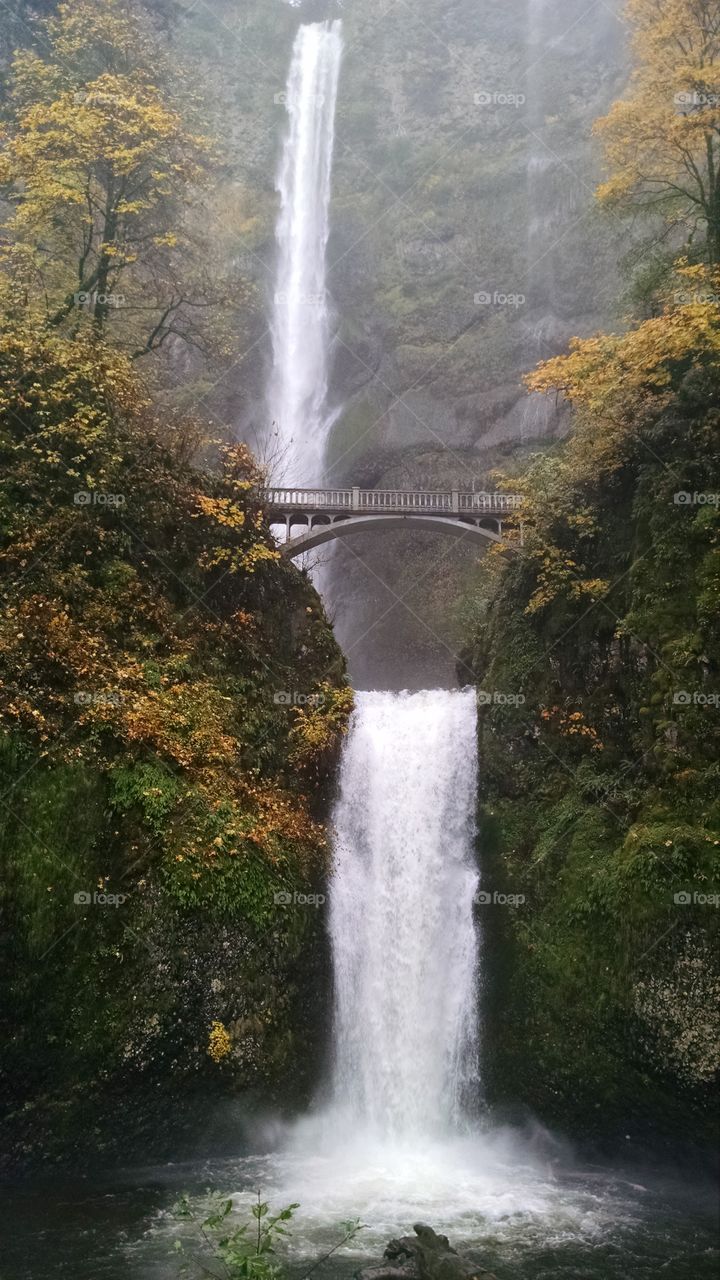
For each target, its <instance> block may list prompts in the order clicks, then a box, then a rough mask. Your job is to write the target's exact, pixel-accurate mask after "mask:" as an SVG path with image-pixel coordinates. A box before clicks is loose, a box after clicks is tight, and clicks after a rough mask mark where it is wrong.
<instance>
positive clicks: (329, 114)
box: [268, 21, 342, 485]
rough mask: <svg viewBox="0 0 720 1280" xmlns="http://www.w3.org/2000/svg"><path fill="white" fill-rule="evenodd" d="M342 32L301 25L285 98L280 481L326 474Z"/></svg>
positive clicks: (278, 314) (277, 379)
mask: <svg viewBox="0 0 720 1280" xmlns="http://www.w3.org/2000/svg"><path fill="white" fill-rule="evenodd" d="M340 31H341V23H340V22H337V21H336V22H314V23H308V24H305V25H303V26H301V27H300V28H299V30H298V33H297V37H296V39H295V44H294V47H293V53H292V59H291V64H290V72H289V76H288V82H287V90H286V95H285V103H286V108H287V113H288V117H289V127H288V132H287V136H286V139H285V144H284V148H283V154H282V159H281V163H280V169H279V173H278V178H277V190H278V192H279V193H280V216H279V219H278V224H277V230H276V236H277V245H278V265H277V275H276V282H275V296H274V300H273V314H272V322H271V332H272V346H273V363H272V371H271V375H270V382H269V387H268V413H269V417H270V421H271V422H272V423H273V424H274V430H275V431H276V432H277V454H278V456H277V459H276V462H275V472H276V477H275V478H277V479H287V480H288V481H289V482H290V483H292V484H293V485H303V484H307V485H312V484H318V483H319V482H320V481H321V480H322V476H323V471H324V457H325V444H326V436H327V431H328V429H329V425H330V418H329V413H328V407H327V393H328V364H329V360H328V356H329V348H330V339H331V328H330V324H331V317H330V304H329V299H328V294H327V282H326V260H325V258H326V248H327V240H328V230H329V224H328V213H329V205H330V177H331V168H332V153H333V142H334V133H335V103H336V98H337V86H338V75H339V71H340V57H341V53H342V41H341V37H340Z"/></svg>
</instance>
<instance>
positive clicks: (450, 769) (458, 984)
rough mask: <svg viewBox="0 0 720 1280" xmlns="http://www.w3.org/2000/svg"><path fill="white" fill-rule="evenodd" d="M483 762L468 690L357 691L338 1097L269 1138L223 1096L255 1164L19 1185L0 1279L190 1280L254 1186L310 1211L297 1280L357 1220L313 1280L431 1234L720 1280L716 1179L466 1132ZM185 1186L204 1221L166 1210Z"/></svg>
mask: <svg viewBox="0 0 720 1280" xmlns="http://www.w3.org/2000/svg"><path fill="white" fill-rule="evenodd" d="M476 770H477V759H476V748H475V708H474V699H473V695H472V694H471V693H458V692H450V691H446V690H433V691H430V692H424V693H419V694H413V695H408V694H389V693H366V694H360V695H358V700H357V711H356V713H355V716H354V720H353V724H352V727H351V730H350V733H349V735H348V739H347V742H346V745H345V750H344V753H343V762H342V767H341V777H340V792H339V797H338V801H337V804H336V807H335V813H334V824H335V828H336V862H335V869H334V874H333V878H332V886H331V898H332V902H331V912H330V929H331V935H332V943H333V953H334V964H335V974H336V1000H335V1010H334V1030H333V1038H334V1042H335V1056H334V1062H333V1066H332V1072H331V1080H330V1082H329V1088H328V1095H329V1096H328V1098H327V1101H326V1102H325V1104H324V1105H321V1106H318V1107H317V1109H316V1111H315V1112H314V1114H311V1115H308V1116H307V1117H305V1118H304V1119H303V1120H301V1121H300V1122H298V1123H296V1124H294V1125H290V1126H280V1125H279V1124H278V1123H277V1122H269V1123H267V1124H266V1125H265V1126H264V1127H263V1125H262V1124H261V1122H260V1119H259V1117H258V1116H257V1114H256V1112H255V1110H254V1109H253V1110H252V1114H248V1108H247V1104H244V1103H243V1102H242V1101H241V1100H238V1101H237V1102H236V1103H235V1104H231V1103H229V1102H227V1103H226V1104H225V1105H224V1110H223V1117H224V1120H225V1122H226V1123H227V1128H228V1136H229V1137H230V1138H231V1139H232V1141H231V1142H230V1143H229V1144H228V1145H229V1146H230V1147H231V1149H232V1145H233V1144H234V1142H235V1137H234V1135H235V1134H236V1133H237V1134H238V1138H237V1149H238V1150H241V1149H242V1148H243V1147H244V1148H245V1150H246V1151H247V1148H248V1145H251V1146H252V1150H254V1151H255V1152H262V1153H263V1154H245V1155H242V1156H238V1157H237V1158H231V1159H211V1160H206V1159H203V1160H196V1161H192V1162H188V1163H187V1164H168V1165H164V1166H162V1167H155V1168H152V1169H141V1170H137V1169H133V1170H129V1171H127V1172H126V1173H125V1174H118V1175H117V1176H116V1180H115V1183H114V1184H111V1185H109V1186H108V1185H107V1184H106V1185H104V1186H103V1185H97V1186H96V1185H95V1184H94V1183H93V1184H92V1185H90V1184H89V1183H88V1182H87V1181H85V1182H84V1183H83V1185H82V1186H81V1187H80V1188H79V1190H78V1192H77V1194H70V1193H69V1192H68V1189H67V1187H66V1186H65V1185H64V1184H63V1186H62V1187H61V1188H60V1190H59V1192H58V1193H56V1194H55V1193H53V1192H52V1191H49V1190H48V1188H47V1186H46V1185H44V1184H43V1185H41V1186H40V1187H39V1188H38V1189H36V1190H35V1191H34V1192H31V1193H29V1198H27V1197H26V1196H25V1192H24V1191H23V1190H22V1188H20V1189H18V1190H16V1191H14V1192H12V1191H11V1193H10V1204H9V1208H10V1213H9V1214H8V1215H7V1216H8V1220H10V1218H12V1221H13V1234H12V1235H11V1236H10V1239H9V1242H8V1244H9V1247H6V1249H5V1252H4V1254H3V1268H4V1270H3V1275H5V1274H7V1276H8V1280H29V1278H30V1276H31V1274H32V1276H33V1277H35V1276H40V1275H42V1276H43V1280H63V1278H64V1277H66V1276H69V1275H72V1276H73V1277H75V1278H76V1280H100V1277H102V1280H126V1277H127V1276H128V1275H132V1276H133V1280H177V1276H178V1274H179V1271H178V1255H177V1253H176V1252H175V1245H176V1244H177V1243H179V1240H180V1239H181V1238H182V1239H184V1241H185V1244H186V1247H187V1249H188V1252H189V1253H190V1254H193V1253H195V1252H197V1248H198V1221H200V1220H202V1218H203V1217H204V1216H205V1214H206V1212H207V1211H208V1209H209V1202H208V1196H207V1191H208V1188H209V1187H213V1188H215V1189H216V1190H217V1191H218V1192H219V1193H220V1194H221V1195H222V1196H223V1198H227V1197H232V1200H233V1203H234V1206H235V1208H236V1210H237V1213H238V1217H237V1218H233V1222H248V1221H250V1219H251V1206H252V1205H253V1204H254V1203H255V1202H256V1198H257V1193H258V1189H260V1191H261V1193H262V1198H263V1200H265V1201H267V1202H268V1203H269V1204H270V1206H271V1209H272V1211H274V1212H278V1211H279V1210H281V1209H282V1208H284V1207H285V1206H286V1205H289V1204H292V1203H297V1204H299V1208H298V1210H297V1212H296V1214H295V1216H294V1218H293V1221H292V1223H290V1224H289V1225H290V1229H291V1234H290V1235H289V1236H288V1237H287V1238H286V1239H285V1241H284V1243H283V1244H282V1246H280V1247H279V1249H278V1254H277V1261H278V1263H279V1264H280V1265H281V1267H282V1268H283V1272H284V1274H286V1275H287V1277H288V1280H294V1277H297V1280H300V1278H301V1277H303V1276H305V1275H306V1274H307V1272H308V1270H309V1269H310V1268H311V1267H313V1266H314V1264H315V1263H316V1262H317V1261H318V1259H320V1258H322V1257H323V1256H324V1255H325V1254H327V1253H329V1252H330V1251H331V1250H334V1249H335V1246H336V1245H337V1244H338V1242H339V1241H340V1240H341V1239H342V1238H343V1235H344V1231H343V1226H342V1224H343V1223H345V1222H348V1221H350V1220H353V1219H357V1218H359V1219H360V1220H361V1221H362V1222H363V1223H364V1224H366V1226H365V1229H364V1230H363V1231H362V1232H361V1233H360V1235H359V1236H358V1237H357V1238H356V1239H355V1240H354V1241H353V1242H352V1243H351V1244H349V1245H346V1246H344V1247H343V1248H342V1249H341V1250H340V1251H339V1252H334V1253H333V1254H332V1257H331V1258H330V1261H329V1262H325V1263H323V1264H322V1266H321V1267H320V1268H318V1270H317V1273H316V1274H317V1275H318V1277H321V1278H322V1280H350V1278H351V1277H352V1276H353V1275H354V1273H355V1272H356V1270H357V1269H358V1267H359V1266H360V1265H364V1264H366V1263H368V1264H369V1263H377V1262H378V1261H379V1260H380V1258H381V1256H382V1253H383V1250H384V1248H385V1246H386V1244H387V1242H388V1240H390V1239H391V1238H393V1237H397V1236H400V1235H405V1234H409V1233H410V1232H411V1231H412V1227H413V1224H414V1223H416V1222H419V1221H424V1222H427V1223H429V1224H430V1225H432V1226H433V1227H434V1228H435V1230H437V1231H440V1232H444V1233H446V1234H447V1235H448V1236H449V1238H450V1240H451V1242H452V1244H453V1245H454V1246H455V1247H460V1248H461V1249H462V1251H463V1252H467V1253H468V1254H469V1255H470V1256H471V1257H473V1258H474V1259H475V1260H477V1262H478V1265H479V1266H481V1267H483V1268H485V1269H486V1270H488V1271H490V1272H492V1273H494V1274H496V1275H497V1276H498V1278H499V1280H580V1278H581V1277H582V1280H656V1278H657V1276H658V1275H660V1274H663V1275H664V1274H667V1275H668V1276H669V1277H670V1276H671V1277H672V1280H715V1278H716V1264H717V1254H716V1252H715V1228H714V1224H715V1198H714V1195H713V1192H712V1189H711V1188H708V1187H707V1186H704V1185H702V1184H700V1185H697V1184H696V1185H691V1184H689V1185H684V1184H682V1183H681V1182H680V1181H679V1180H678V1179H677V1178H676V1177H669V1178H668V1177H666V1178H663V1177H661V1176H659V1175H658V1173H657V1171H652V1172H651V1173H650V1174H649V1175H648V1171H647V1170H641V1171H639V1172H638V1171H634V1172H633V1173H632V1174H629V1173H627V1172H625V1171H621V1170H617V1169H612V1168H606V1169H602V1168H597V1167H595V1168H592V1169H586V1168H582V1167H575V1166H574V1165H573V1160H572V1157H571V1155H570V1153H569V1152H568V1151H567V1150H566V1149H565V1148H564V1147H563V1146H562V1145H561V1144H560V1143H558V1142H557V1141H556V1140H554V1139H553V1138H552V1136H551V1135H548V1134H546V1133H544V1131H542V1130H540V1129H539V1128H538V1129H536V1130H535V1131H532V1130H528V1131H527V1132H523V1133H518V1132H513V1131H510V1130H502V1129H497V1128H495V1129H493V1128H490V1127H489V1126H487V1124H480V1123H478V1122H472V1123H471V1122H470V1121H469V1120H468V1112H467V1110H466V1109H465V1107H464V1105H463V1103H464V1101H465V1096H466V1095H468V1094H470V1095H472V1094H473V1093H477V1078H476V1073H475V1057H476V1050H477V1041H476V1035H475V1028H476V1002H475V991H476V989H477V983H478V978H479V971H480V970H481V969H482V959H481V961H480V963H478V953H477V945H476V939H475V934H474V932H473V928H472V903H473V896H474V893H475V884H476V879H477V873H476V869H475V867H474V860H473V807H474V796H475V779H476V776H477V772H476ZM308 998H309V999H310V998H312V993H308ZM235 1108H237V1111H235ZM240 1133H244V1141H243V1139H242V1138H241V1137H240ZM183 1193H188V1194H189V1196H190V1201H191V1205H192V1209H193V1211H194V1214H195V1219H194V1220H192V1219H191V1220H187V1219H185V1218H180V1219H179V1218H178V1216H177V1215H176V1214H175V1213H174V1212H173V1205H176V1203H177V1200H178V1198H179V1197H180V1195H181V1194H183ZM38 1224H41V1225H42V1230H39V1229H38ZM28 1258H31V1259H32V1261H33V1264H34V1265H33V1270H32V1272H31V1271H30V1270H29V1269H28V1267H27V1260H28ZM8 1267H9V1270H8ZM218 1274H219V1271H218ZM314 1274H315V1273H314Z"/></svg>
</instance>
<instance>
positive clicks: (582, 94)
mask: <svg viewBox="0 0 720 1280" xmlns="http://www.w3.org/2000/svg"><path fill="white" fill-rule="evenodd" d="M614 7H616V8H617V9H618V10H619V9H620V7H621V6H620V0H613V3H612V4H610V5H598V6H595V7H593V8H591V9H590V10H589V11H587V12H586V9H587V6H586V5H584V4H583V3H582V0H564V2H563V3H562V4H561V5H557V4H553V3H550V0H507V3H505V4H503V5H502V6H498V5H497V4H495V3H493V2H492V0H424V2H423V3H422V4H421V5H420V4H414V5H411V4H408V3H406V2H405V0H398V2H397V3H395V4H387V2H386V0H344V2H343V3H342V4H341V3H339V2H338V3H336V4H331V5H327V4H324V3H323V4H321V5H319V6H317V5H306V4H301V5H292V4H288V3H286V0H274V2H271V3H269V2H268V0H262V3H261V2H260V0H245V3H244V4H243V5H242V6H241V8H240V10H238V7H237V6H236V5H230V4H227V5H224V6H223V5H219V6H214V7H213V12H212V14H210V13H209V12H206V11H205V10H203V9H198V10H195V11H193V12H192V13H191V14H190V15H189V16H188V17H187V18H186V19H185V23H186V26H185V38H186V39H187V41H188V43H189V44H191V45H192V48H193V51H194V53H197V52H198V50H200V51H202V52H203V53H204V54H205V56H206V58H207V65H208V89H211V90H212V94H214V95H215V97H216V98H217V100H218V102H219V104H220V111H221V116H222V119H223V121H224V122H225V138H226V159H227V166H226V172H225V175H224V177H223V179H222V181H221V184H220V195H221V200H222V202H223V205H224V209H225V219H224V222H225V226H226V228H227V238H226V240H225V242H224V243H223V244H222V245H220V246H219V254H220V255H221V256H223V257H225V258H227V259H229V260H231V261H232V262H233V263H235V264H236V265H239V266H240V267H241V268H242V270H243V272H245V273H246V274H247V276H248V277H249V278H250V279H251V280H252V281H253V283H254V285H255V291H256V292H255V309H254V312H253V317H252V324H251V325H250V326H249V337H248V350H247V353H246V354H245V355H244V356H243V358H242V359H241V360H240V361H238V362H237V364H236V365H235V367H234V368H233V369H231V370H229V371H228V372H227V373H226V374H225V375H224V376H223V377H222V379H221V380H220V381H219V382H218V384H217V386H216V387H215V389H214V390H213V392H212V397H211V398H212V400H213V403H214V404H215V405H216V406H217V408H218V409H219V410H220V411H221V416H222V418H223V419H224V420H226V421H233V422H235V423H236V424H237V429H238V431H239V432H240V433H241V434H242V435H244V436H246V437H247V438H248V439H249V440H250V441H251V442H252V443H253V444H254V445H257V442H258V441H259V440H262V439H263V438H264V437H265V436H266V435H267V431H268V426H269V424H268V422H267V411H266V406H265V403H264V386H265V381H266V377H267V370H268V360H269V335H268V333H267V317H268V315H269V311H270V307H271V304H272V290H273V271H274V263H275V243H274V225H275V218H276V213H277V198H276V195H275V191H274V180H275V173H276V168H277V163H278V157H279V153H280V145H281V139H282V135H283V131H284V129H285V121H286V116H285V109H284V99H283V95H284V89H285V79H286V75H287V69H288V64H289V59H290V50H291V47H292V41H293V36H294V32H295V30H296V27H297V23H298V21H299V20H300V19H301V18H304V19H306V20H308V19H316V18H317V17H318V16H320V17H327V16H337V15H340V16H342V19H343V31H344V45H345V50H344V56H343V66H342V71H341V78H340V91H339V101H338V115H337V134H336V147H335V162H334V172H333V204H332V212H331V239H330V245H329V250H328V261H329V279H330V289H331V293H332V297H333V299H334V303H335V310H336V320H337V339H336V342H335V348H334V353H333V368H332V382H331V399H332V403H333V405H334V407H335V409H336V412H337V418H336V421H335V425H334V428H333V431H332V436H331V442H330V462H331V470H332V474H333V477H334V478H335V479H336V480H337V481H338V482H348V481H350V480H353V481H354V482H356V483H357V482H360V483H367V484H372V485H378V486H382V485H394V484H400V485H405V486H407V487H413V486H415V487H428V488H434V487H446V486H447V487H450V486H454V485H459V486H460V487H468V488H470V487H472V486H473V485H474V484H475V485H477V486H479V487H483V486H485V485H486V484H487V483H488V473H489V471H490V470H491V469H492V467H493V466H494V465H496V464H497V463H498V461H501V460H504V459H505V458H506V457H507V455H508V454H513V455H514V454H517V452H518V450H523V449H524V447H525V446H526V445H532V444H533V442H535V441H538V440H547V439H548V438H552V437H553V436H556V435H557V434H558V433H562V431H563V429H564V426H565V423H564V421H563V419H562V418H561V416H559V414H558V411H557V408H556V405H555V402H554V400H550V399H547V398H545V397H542V396H529V395H527V393H526V392H525V391H524V389H523V387H522V382H521V379H522V374H523V373H524V372H525V371H526V370H528V369H529V368H531V367H533V366H534V365H535V364H536V363H537V362H538V360H540V359H542V358H546V357H548V356H550V355H552V354H555V353H557V352H558V351H560V350H562V349H564V347H565V345H566V344H567V341H568V340H569V338H570V337H571V336H572V335H573V334H580V335H583V334H588V333H590V332H592V331H595V330H596V329H599V328H601V327H608V325H610V324H611V323H612V322H613V321H614V320H617V316H616V308H617V298H618V296H619V295H620V294H621V290H622V283H621V280H620V278H619V272H618V268H617V265H616V264H617V262H618V260H619V259H621V258H622V256H623V254H624V253H626V252H628V251H629V242H628V240H627V228H626V227H625V226H620V225H619V224H618V223H617V222H616V221H614V220H613V219H611V218H608V217H607V216H605V215H601V214H599V213H598V212H597V210H596V209H595V205H594V188H595V184H596V180H597V176H598V171H599V157H598V155H597V153H596V150H595V147H594V145H593V143H592V141H591V128H592V122H593V120H594V119H595V118H596V117H597V116H598V115H600V114H601V113H602V112H603V111H604V110H605V108H606V107H607V105H608V104H609V102H610V101H611V100H612V99H613V98H614V97H617V96H618V94H619V93H620V92H621V91H622V87H623V84H624V81H625V78H626V68H625V52H624V29H623V27H622V26H621V24H620V22H619V21H618V19H617V18H616V17H615V15H614V12H613V9H614ZM446 551H447V548H446V547H445V546H444V544H442V543H441V544H438V542H437V539H434V538H429V539H428V538H426V539H424V540H423V539H417V538H416V537H413V538H407V537H402V538H398V539H392V540H390V539H387V538H385V537H383V538H374V539H362V540H359V541H356V542H354V543H353V550H352V551H347V550H344V549H342V548H341V549H339V550H338V551H337V554H336V555H335V556H334V559H335V561H336V565H337V578H336V580H338V581H342V582H343V583H344V584H345V588H346V589H345V590H343V592H342V597H343V598H342V599H340V594H341V593H340V592H335V593H334V599H333V602H332V603H333V609H334V611H335V613H336V616H337V621H338V634H339V638H340V640H341V643H342V644H343V645H344V647H345V648H346V649H351V652H350V664H351V670H352V671H353V674H354V676H355V679H356V681H357V682H359V683H363V682H366V681H370V682H376V681H377V680H378V679H379V678H381V679H382V682H384V683H390V684H392V683H403V682H406V681H409V682H411V683H412V682H415V683H418V684H422V683H426V682H427V681H428V680H429V681H430V682H431V683H432V682H436V681H437V680H438V679H442V678H444V677H443V672H444V673H445V677H446V678H447V679H448V680H450V679H454V678H455V674H454V666H455V656H454V655H455V651H456V649H457V638H458V635H459V634H460V633H459V630H458V628H457V626H456V625H455V619H454V618H453V617H449V614H452V612H453V605H452V601H453V600H455V599H457V597H458V595H459V594H461V588H462V585H463V582H464V581H465V579H466V577H467V575H468V574H471V573H472V569H473V564H474V562H475V557H472V556H466V555H464V549H459V550H458V549H457V548H456V549H455V550H454V551H453V554H452V556H450V557H449V558H448V557H447V556H446V555H445V554H444V553H445V552H446ZM414 580H422V591H421V592H420V593H419V594H418V595H417V597H414V596H413V595H412V593H411V596H410V597H409V598H408V600H407V601H406V603H407V604H409V605H410V609H408V608H403V607H402V606H399V605H398V602H397V597H398V596H402V595H403V594H404V592H405V590H406V589H407V586H408V585H410V582H411V581H414ZM351 600H352V601H356V600H362V601H363V603H362V605H361V606H358V605H357V604H355V603H352V604H351V603H350V601H351ZM418 612H419V613H420V614H421V615H422V617H423V622H424V624H425V625H424V626H423V625H421V624H420V623H419V621H418V618H417V614H418ZM365 632H367V633H368V636H369V639H368V643H367V644H363V645H359V644H357V643H356V642H357V640H358V637H359V636H360V635H361V634H363V633H365ZM360 653H361V654H362V660H361V661H359V660H358V654H360ZM368 655H369V656H368ZM380 672H382V676H380Z"/></svg>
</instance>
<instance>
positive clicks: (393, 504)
mask: <svg viewBox="0 0 720 1280" xmlns="http://www.w3.org/2000/svg"><path fill="white" fill-rule="evenodd" d="M263 497H264V499H265V501H266V503H267V505H268V507H269V508H270V509H271V511H277V512H278V513H282V514H287V513H290V512H301V511H307V512H313V513H315V514H319V513H320V512H323V511H324V512H327V513H328V515H358V514H361V513H362V514H376V513H378V514H379V513H380V512H382V513H383V514H385V515H412V514H419V513H422V514H423V515H443V516H453V515H472V516H483V515H489V516H500V515H507V514H508V513H509V512H512V511H515V510H516V509H517V508H518V507H519V506H520V505H521V503H522V498H521V496H520V495H519V494H515V493H470V492H462V491H461V490H450V491H447V492H435V493H433V492H421V491H417V490H410V489H358V488H353V489H286V488H270V489H265V490H264V491H263Z"/></svg>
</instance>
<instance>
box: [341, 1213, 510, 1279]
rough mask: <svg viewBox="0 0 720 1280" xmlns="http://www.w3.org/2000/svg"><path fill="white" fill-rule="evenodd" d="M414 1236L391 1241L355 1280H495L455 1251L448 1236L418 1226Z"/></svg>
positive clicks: (423, 1226) (419, 1223) (421, 1224)
mask: <svg viewBox="0 0 720 1280" xmlns="http://www.w3.org/2000/svg"><path fill="white" fill-rule="evenodd" d="M413 1231H414V1232H415V1235H414V1236H401V1237H400V1239H399V1240H391V1241H390V1243H389V1244H388V1246H387V1248H386V1250H385V1253H384V1255H383V1257H384V1261H383V1262H381V1263H378V1265H377V1266H371V1267H364V1268H363V1269H362V1270H361V1271H358V1272H357V1274H356V1280H495V1277H494V1276H493V1275H491V1273H490V1272H489V1271H485V1270H484V1269H483V1268H482V1267H480V1266H479V1265H478V1264H477V1263H476V1262H473V1261H472V1260H471V1259H470V1258H466V1257H463V1255H462V1254H459V1253H458V1252H457V1251H456V1250H455V1249H453V1248H452V1246H451V1244H450V1241H449V1240H448V1238H447V1236H440V1235H438V1234H437V1233H436V1232H435V1231H433V1229H432V1227H428V1226H426V1225H425V1224H424V1223H422V1222H418V1223H415V1225H414V1227H413Z"/></svg>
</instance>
